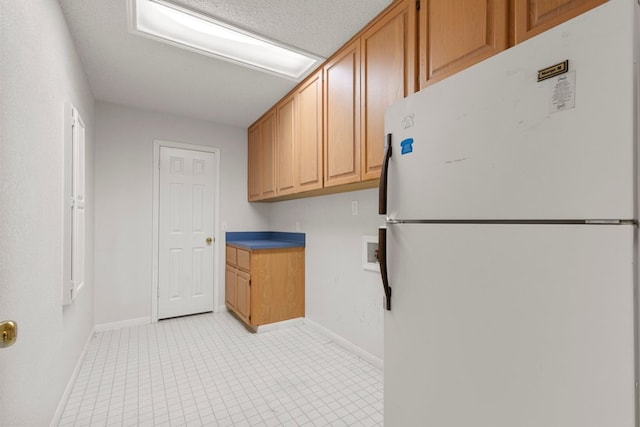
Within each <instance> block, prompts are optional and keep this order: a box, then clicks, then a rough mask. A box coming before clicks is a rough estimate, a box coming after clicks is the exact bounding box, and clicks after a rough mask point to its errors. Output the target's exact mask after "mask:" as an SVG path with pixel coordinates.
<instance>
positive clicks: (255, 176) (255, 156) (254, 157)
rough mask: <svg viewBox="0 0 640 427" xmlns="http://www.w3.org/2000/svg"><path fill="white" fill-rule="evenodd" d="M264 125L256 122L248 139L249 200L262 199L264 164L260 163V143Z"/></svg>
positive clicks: (250, 129)
mask: <svg viewBox="0 0 640 427" xmlns="http://www.w3.org/2000/svg"><path fill="white" fill-rule="evenodd" d="M261 130H262V126H260V123H256V124H254V125H253V126H251V127H250V128H249V141H248V154H249V156H248V162H247V175H248V187H249V188H248V193H249V194H248V195H249V201H250V202H253V201H256V200H260V194H261V185H262V184H261V180H262V177H261V175H262V166H261V164H260V144H261V143H262V134H261Z"/></svg>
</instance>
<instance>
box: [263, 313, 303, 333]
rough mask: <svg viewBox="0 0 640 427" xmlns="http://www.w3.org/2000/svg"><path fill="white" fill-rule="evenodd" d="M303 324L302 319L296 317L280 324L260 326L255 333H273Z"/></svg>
mask: <svg viewBox="0 0 640 427" xmlns="http://www.w3.org/2000/svg"><path fill="white" fill-rule="evenodd" d="M303 322H304V317H296V318H295V319H289V320H283V321H282V322H275V323H269V324H267V325H260V326H258V328H257V329H256V333H257V334H259V333H261V332H269V331H274V330H276V329H283V328H290V327H292V326H296V325H301V324H302V323H303Z"/></svg>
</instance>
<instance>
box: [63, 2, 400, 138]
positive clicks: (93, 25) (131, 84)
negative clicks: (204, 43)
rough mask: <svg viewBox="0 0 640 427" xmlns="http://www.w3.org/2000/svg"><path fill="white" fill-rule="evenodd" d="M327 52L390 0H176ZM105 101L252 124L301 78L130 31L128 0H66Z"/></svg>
mask: <svg viewBox="0 0 640 427" xmlns="http://www.w3.org/2000/svg"><path fill="white" fill-rule="evenodd" d="M174 2H175V3H176V4H180V5H182V6H185V7H188V8H190V9H193V10H198V11H201V12H204V13H206V14H209V15H211V16H214V17H216V18H219V19H221V20H223V21H226V22H229V23H232V24H234V25H237V26H239V27H241V28H244V29H247V30H251V31H254V32H256V33H258V34H261V35H263V36H265V37H268V38H271V39H274V40H278V41H280V42H283V43H285V44H289V45H292V46H296V47H298V48H300V49H303V50H306V51H309V52H311V53H315V54H316V55H319V56H322V57H327V56H329V55H331V54H332V53H333V52H335V51H336V50H337V49H338V48H339V47H340V46H341V45H342V44H344V42H346V41H347V40H349V39H350V38H351V37H352V36H353V35H354V34H355V33H356V32H358V31H359V30H360V29H361V28H362V27H363V26H365V25H366V24H367V22H369V21H370V20H371V19H372V18H373V17H375V16H376V15H377V14H378V13H379V12H380V11H382V10H383V9H384V8H385V7H386V6H387V5H389V4H390V3H391V0H174ZM60 4H61V5H62V8H63V10H64V14H65V16H66V19H67V22H68V24H69V28H70V31H71V34H72V36H73V38H74V41H75V44H76V47H77V49H78V53H79V55H80V58H81V60H82V62H83V64H84V67H85V70H86V73H87V76H88V78H89V82H90V84H91V88H92V90H93V94H94V96H95V97H96V99H98V100H102V101H108V102H113V103H117V104H124V105H130V106H134V107H139V108H143V109H148V110H152V111H163V112H169V113H174V114H179V115H183V116H188V117H194V118H200V119H205V120H210V121H214V122H218V123H224V124H230V125H234V126H240V127H247V126H248V125H249V124H251V123H252V122H253V121H254V120H256V119H257V118H258V117H259V116H260V115H262V113H264V112H265V111H266V110H267V108H269V107H270V106H271V105H273V104H274V103H275V102H276V101H277V100H278V99H280V98H281V97H282V96H283V95H284V94H285V93H286V92H288V91H289V90H290V89H292V88H293V87H294V86H295V84H296V82H292V81H291V80H287V79H284V78H281V77H276V76H273V75H270V74H267V73H263V72H260V71H255V70H252V69H249V68H245V67H241V66H238V65H235V64H231V63H229V62H226V61H221V60H217V59H215V58H211V57H207V56H203V55H199V54H197V53H193V52H190V51H187V50H184V49H179V48H176V47H173V46H169V45H165V44H162V43H159V42H156V41H153V40H150V39H147V38H144V37H140V36H136V35H133V34H130V33H129V32H128V29H127V1H126V0H60Z"/></svg>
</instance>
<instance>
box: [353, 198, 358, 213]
mask: <svg viewBox="0 0 640 427" xmlns="http://www.w3.org/2000/svg"><path fill="white" fill-rule="evenodd" d="M351 215H353V216H356V215H358V201H357V200H354V201H352V202H351Z"/></svg>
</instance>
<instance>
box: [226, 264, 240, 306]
mask: <svg viewBox="0 0 640 427" xmlns="http://www.w3.org/2000/svg"><path fill="white" fill-rule="evenodd" d="M237 277H238V273H237V272H236V270H235V269H234V268H232V267H230V266H228V265H227V268H226V271H225V276H224V300H225V302H226V303H227V307H229V308H231V309H235V308H236V287H237V283H236V282H237Z"/></svg>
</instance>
